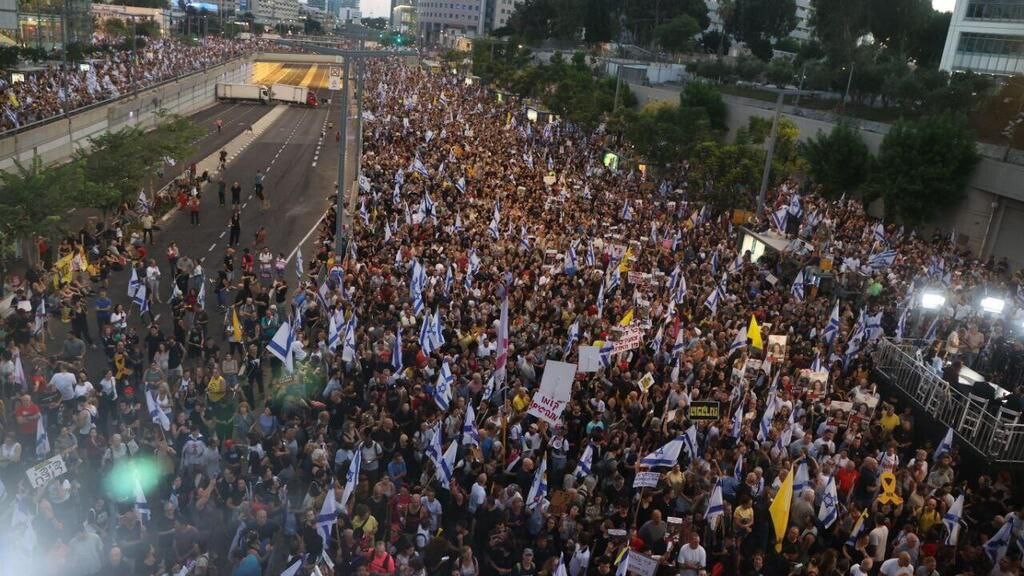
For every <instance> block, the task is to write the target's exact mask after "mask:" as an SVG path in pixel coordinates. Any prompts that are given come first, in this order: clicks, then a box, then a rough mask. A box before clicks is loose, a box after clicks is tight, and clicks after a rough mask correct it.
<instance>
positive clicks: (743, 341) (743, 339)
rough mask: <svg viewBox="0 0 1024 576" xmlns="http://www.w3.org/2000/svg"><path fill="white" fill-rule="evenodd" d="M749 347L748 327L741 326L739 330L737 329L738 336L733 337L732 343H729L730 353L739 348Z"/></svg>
mask: <svg viewBox="0 0 1024 576" xmlns="http://www.w3.org/2000/svg"><path fill="white" fill-rule="evenodd" d="M746 347H747V329H746V328H744V327H742V326H740V328H739V330H737V331H736V337H735V338H733V339H732V344H730V345H729V354H732V353H733V352H735V351H737V350H741V349H743V348H746Z"/></svg>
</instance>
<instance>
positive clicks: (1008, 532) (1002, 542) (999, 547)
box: [982, 520, 1013, 564]
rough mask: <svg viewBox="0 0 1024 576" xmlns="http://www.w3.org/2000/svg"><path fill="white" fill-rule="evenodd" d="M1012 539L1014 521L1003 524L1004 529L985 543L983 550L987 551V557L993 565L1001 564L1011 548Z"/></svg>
mask: <svg viewBox="0 0 1024 576" xmlns="http://www.w3.org/2000/svg"><path fill="white" fill-rule="evenodd" d="M1012 538H1013V521H1012V520H1007V521H1005V522H1003V527H1002V528H1000V529H999V531H998V532H996V533H995V535H994V536H992V537H991V538H989V539H988V541H987V542H985V544H984V546H983V547H982V548H983V549H984V550H985V555H986V556H988V559H989V560H991V561H992V564H999V561H1000V560H1002V559H1003V556H1006V550H1007V548H1009V546H1010V540H1011V539H1012Z"/></svg>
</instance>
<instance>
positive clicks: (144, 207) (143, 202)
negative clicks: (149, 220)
mask: <svg viewBox="0 0 1024 576" xmlns="http://www.w3.org/2000/svg"><path fill="white" fill-rule="evenodd" d="M136 209H137V210H138V212H141V213H142V214H146V213H148V212H149V199H147V198H146V191H145V190H139V199H138V200H137V201H136Z"/></svg>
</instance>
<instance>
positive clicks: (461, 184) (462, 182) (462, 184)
mask: <svg viewBox="0 0 1024 576" xmlns="http://www.w3.org/2000/svg"><path fill="white" fill-rule="evenodd" d="M455 189H456V190H458V191H459V192H461V193H463V194H465V193H466V177H465V176H460V177H459V179H458V180H457V181H456V182H455Z"/></svg>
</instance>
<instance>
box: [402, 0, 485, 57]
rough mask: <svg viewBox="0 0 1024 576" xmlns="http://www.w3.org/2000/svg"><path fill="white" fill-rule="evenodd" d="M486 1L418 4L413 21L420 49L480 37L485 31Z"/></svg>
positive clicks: (429, 0) (423, 1)
mask: <svg viewBox="0 0 1024 576" xmlns="http://www.w3.org/2000/svg"><path fill="white" fill-rule="evenodd" d="M486 11H487V0H456V1H452V0H419V2H418V3H417V5H416V21H417V25H418V34H419V38H420V42H421V43H422V44H423V45H428V46H429V45H431V44H443V43H444V42H445V41H446V40H447V39H451V40H452V41H454V39H455V38H456V37H458V36H480V35H483V34H484V33H485V31H486V27H485V23H486V18H485V16H486Z"/></svg>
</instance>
